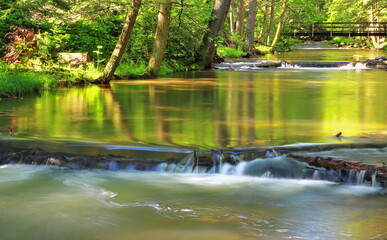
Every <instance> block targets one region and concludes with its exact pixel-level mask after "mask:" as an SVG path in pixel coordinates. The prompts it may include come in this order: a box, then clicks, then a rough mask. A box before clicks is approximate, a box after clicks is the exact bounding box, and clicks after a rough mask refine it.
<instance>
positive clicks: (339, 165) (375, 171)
mask: <svg viewBox="0 0 387 240" xmlns="http://www.w3.org/2000/svg"><path fill="white" fill-rule="evenodd" d="M288 157H291V158H293V159H295V160H297V161H300V162H305V163H308V164H309V165H312V166H315V167H323V168H328V169H334V170H346V171H350V170H357V171H366V172H365V176H364V178H365V180H367V181H372V176H373V175H375V179H376V180H377V181H379V182H387V167H384V166H375V165H370V164H364V163H359V162H349V161H345V160H338V159H333V158H332V157H319V156H303V155H297V154H288Z"/></svg>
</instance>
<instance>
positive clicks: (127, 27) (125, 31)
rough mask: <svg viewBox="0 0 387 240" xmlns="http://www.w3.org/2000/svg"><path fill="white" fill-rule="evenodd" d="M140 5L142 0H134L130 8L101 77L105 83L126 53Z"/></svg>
mask: <svg viewBox="0 0 387 240" xmlns="http://www.w3.org/2000/svg"><path fill="white" fill-rule="evenodd" d="M140 7H141V0H133V2H132V6H131V8H130V9H129V12H128V15H127V16H126V20H125V23H124V26H123V27H122V31H121V34H120V36H119V38H118V41H117V44H116V47H115V48H114V50H113V53H112V55H111V57H110V60H109V62H108V63H107V64H106V66H105V69H104V71H103V74H102V76H101V77H100V80H101V81H102V82H104V83H108V82H109V81H110V80H111V79H112V77H113V74H114V72H115V71H116V69H117V67H118V64H119V63H120V61H121V58H122V56H123V55H124V52H125V49H126V45H127V44H128V41H129V39H130V36H131V33H132V30H133V27H134V23H135V22H136V19H137V15H138V11H139V9H140Z"/></svg>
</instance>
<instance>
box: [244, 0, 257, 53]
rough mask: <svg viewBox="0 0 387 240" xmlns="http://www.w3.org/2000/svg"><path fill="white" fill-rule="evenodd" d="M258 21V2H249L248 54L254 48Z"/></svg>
mask: <svg viewBox="0 0 387 240" xmlns="http://www.w3.org/2000/svg"><path fill="white" fill-rule="evenodd" d="M256 20H257V0H250V1H249V16H248V19H247V29H246V45H247V47H246V48H247V52H248V53H250V54H251V53H252V51H253V48H254V46H253V45H254V32H255V22H256Z"/></svg>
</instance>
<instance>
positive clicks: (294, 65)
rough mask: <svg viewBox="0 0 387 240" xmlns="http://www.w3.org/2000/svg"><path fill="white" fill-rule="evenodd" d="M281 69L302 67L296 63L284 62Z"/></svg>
mask: <svg viewBox="0 0 387 240" xmlns="http://www.w3.org/2000/svg"><path fill="white" fill-rule="evenodd" d="M280 68H300V65H298V64H296V63H290V62H286V61H282V62H281V67H280Z"/></svg>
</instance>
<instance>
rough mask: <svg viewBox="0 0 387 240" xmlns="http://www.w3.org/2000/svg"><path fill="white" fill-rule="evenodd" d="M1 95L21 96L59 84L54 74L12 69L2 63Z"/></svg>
mask: <svg viewBox="0 0 387 240" xmlns="http://www.w3.org/2000/svg"><path fill="white" fill-rule="evenodd" d="M0 73H1V74H0V97H2V98H9V97H19V96H22V95H24V94H26V93H30V92H36V91H39V90H42V89H49V88H54V87H57V86H59V82H58V80H57V78H56V76H54V75H53V74H50V73H44V72H31V71H25V70H22V69H18V70H17V69H11V68H10V67H9V66H7V65H5V64H2V63H0Z"/></svg>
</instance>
